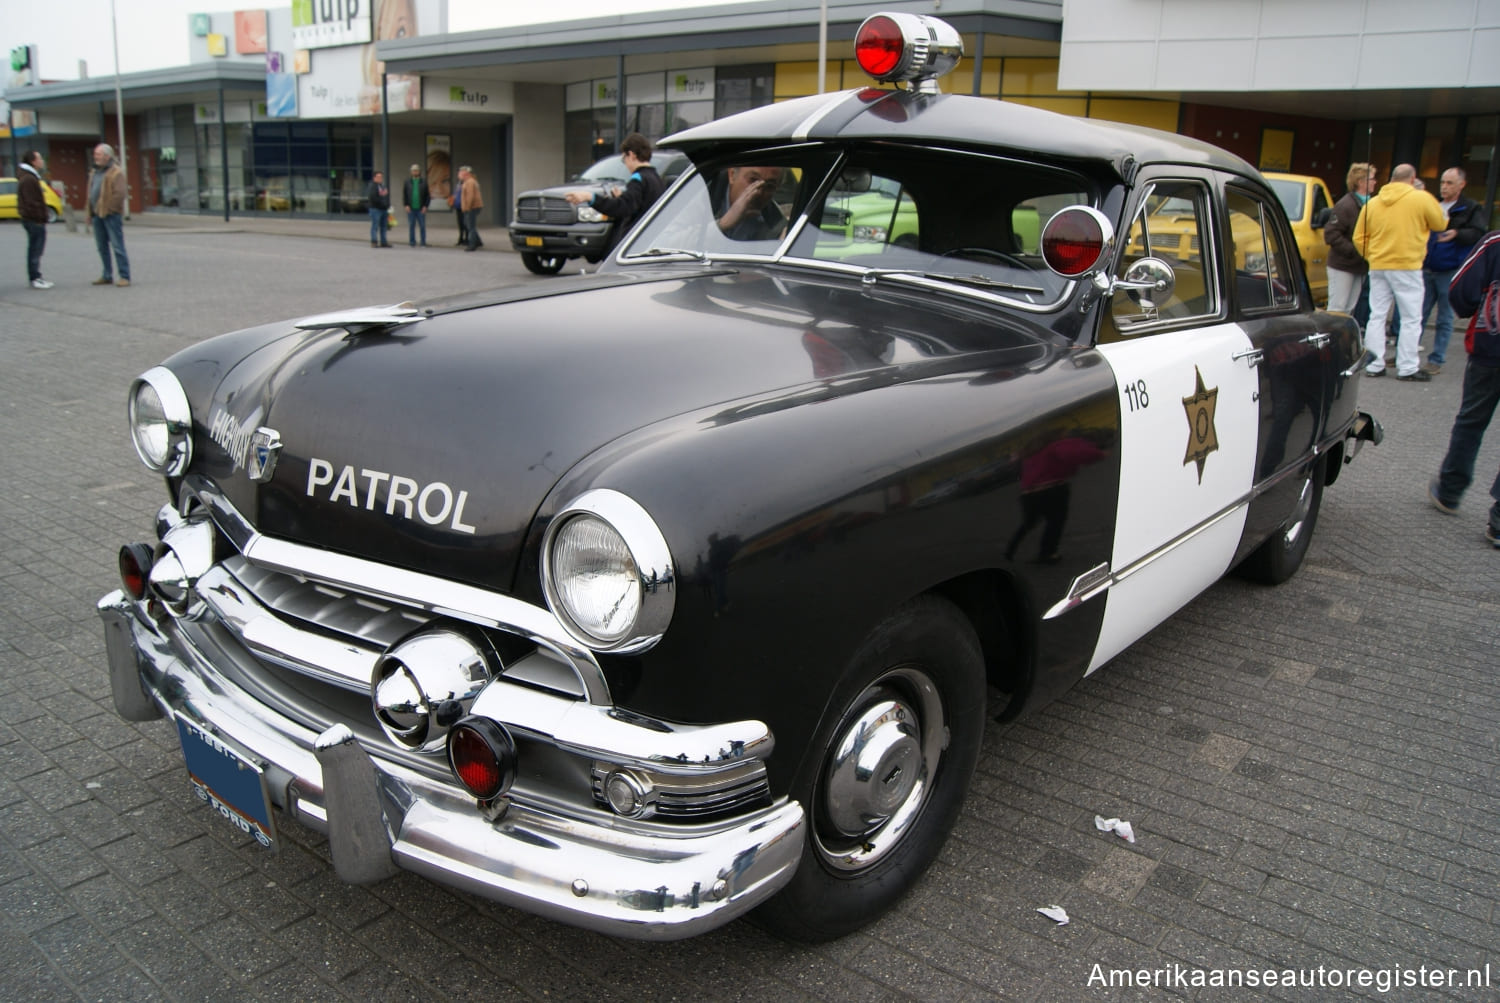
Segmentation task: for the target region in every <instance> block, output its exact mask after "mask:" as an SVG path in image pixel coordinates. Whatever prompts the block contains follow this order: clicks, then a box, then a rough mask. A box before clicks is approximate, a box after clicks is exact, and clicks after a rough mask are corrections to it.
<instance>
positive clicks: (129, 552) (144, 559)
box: [120, 543, 151, 599]
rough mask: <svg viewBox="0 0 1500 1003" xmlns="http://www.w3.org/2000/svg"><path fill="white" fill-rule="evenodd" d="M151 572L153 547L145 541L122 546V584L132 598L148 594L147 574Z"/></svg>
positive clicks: (140, 597)
mask: <svg viewBox="0 0 1500 1003" xmlns="http://www.w3.org/2000/svg"><path fill="white" fill-rule="evenodd" d="M150 573H151V548H150V547H148V546H146V545H145V544H144V543H127V544H125V546H123V547H121V548H120V585H121V586H122V587H123V588H124V589H125V594H126V595H128V596H129V597H130V598H132V599H142V598H144V597H145V595H146V576H147V575H149V574H150Z"/></svg>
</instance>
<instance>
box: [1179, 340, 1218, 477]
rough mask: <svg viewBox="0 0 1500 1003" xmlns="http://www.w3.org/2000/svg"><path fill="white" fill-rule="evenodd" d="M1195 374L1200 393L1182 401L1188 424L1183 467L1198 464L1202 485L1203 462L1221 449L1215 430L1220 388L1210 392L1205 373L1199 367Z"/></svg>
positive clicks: (1195, 367) (1194, 369) (1194, 370)
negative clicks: (1209, 455) (1204, 380)
mask: <svg viewBox="0 0 1500 1003" xmlns="http://www.w3.org/2000/svg"><path fill="white" fill-rule="evenodd" d="M1193 374H1194V375H1195V376H1196V377H1197V378H1198V392H1197V393H1195V394H1193V396H1191V397H1184V398H1183V399H1182V407H1183V410H1185V411H1186V412H1187V422H1188V441H1187V454H1186V455H1185V456H1183V458H1182V465H1183V466H1187V465H1188V464H1189V463H1197V464H1198V483H1199V484H1202V483H1203V461H1204V460H1206V459H1208V454H1209V453H1212V452H1216V451H1217V450H1218V448H1219V433H1218V432H1217V431H1215V430H1214V408H1215V407H1217V406H1218V402H1219V388H1218V387H1214V388H1213V389H1212V390H1210V389H1208V388H1207V387H1205V386H1204V385H1203V373H1202V372H1200V371H1199V369H1198V367H1197V366H1194V367H1193Z"/></svg>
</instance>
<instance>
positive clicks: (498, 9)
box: [0, 0, 732, 81]
mask: <svg viewBox="0 0 1500 1003" xmlns="http://www.w3.org/2000/svg"><path fill="white" fill-rule="evenodd" d="M726 2H732V0H550V2H548V3H535V2H534V0H448V30H449V31H450V32H456V31H476V30H479V29H481V28H496V27H501V26H503V25H506V24H530V23H535V22H537V21H568V20H573V19H574V18H584V17H600V16H604V15H608V14H620V13H626V12H634V11H642V10H664V9H667V8H675V7H709V6H716V5H717V4H720V3H726ZM110 6H111V4H110V0H52V2H47V0H0V52H3V54H4V55H5V57H6V62H5V63H3V64H0V69H3V71H4V74H3V79H4V80H6V81H9V79H10V63H9V53H10V50H11V49H12V48H14V47H15V46H18V45H25V44H32V45H35V46H37V56H38V65H39V67H40V70H41V75H42V79H43V80H76V79H78V77H79V75H80V74H79V71H78V61H79V60H80V59H82V60H86V61H87V62H88V75H89V76H91V77H102V76H112V75H113V74H114V72H115V59H114V49H113V44H112V41H111V36H110ZM288 6H290V4H289V3H288V2H285V0H283V2H281V3H255V2H253V0H242V2H240V3H235V2H233V0H229V2H225V0H114V11H115V17H116V21H117V24H118V26H119V33H120V72H121V73H135V72H138V71H140V70H155V69H161V68H162V67H166V66H182V65H184V64H186V63H187V61H188V15H189V14H195V13H218V12H221V11H231V10H258V9H261V8H266V9H272V8H277V7H282V8H284V7H288Z"/></svg>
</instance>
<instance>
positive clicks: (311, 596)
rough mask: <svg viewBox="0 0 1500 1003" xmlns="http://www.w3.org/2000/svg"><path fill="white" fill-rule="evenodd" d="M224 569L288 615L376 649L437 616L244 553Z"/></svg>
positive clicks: (280, 611) (231, 558)
mask: <svg viewBox="0 0 1500 1003" xmlns="http://www.w3.org/2000/svg"><path fill="white" fill-rule="evenodd" d="M223 564H224V570H226V571H228V572H229V573H230V574H231V575H233V576H234V577H235V578H236V579H238V580H239V582H240V584H242V585H244V586H245V588H247V589H249V590H250V591H251V592H252V593H253V594H254V595H255V597H256V598H257V599H259V600H260V602H261V603H262V604H263V605H264V606H266V607H267V608H268V609H270V610H272V611H273V612H275V613H276V614H277V615H278V616H280V617H282V618H283V619H285V620H292V621H297V622H300V623H304V624H307V625H309V626H313V627H317V628H319V629H320V630H323V631H325V632H329V633H334V634H340V635H343V636H345V637H348V638H350V639H351V640H354V641H358V642H360V643H361V644H364V645H368V646H370V647H374V648H380V649H385V648H389V647H390V646H391V645H393V644H395V643H396V642H397V641H399V640H401V639H402V638H403V637H405V636H406V635H407V634H410V633H411V632H412V631H413V630H416V629H417V628H419V627H423V626H425V625H427V624H428V623H431V622H432V620H433V619H434V618H433V617H431V616H429V615H427V614H424V613H421V612H419V611H416V610H411V609H406V608H403V607H399V606H395V605H392V604H390V603H383V602H380V601H378V600H375V599H371V598H369V597H368V596H362V595H356V594H354V593H352V592H346V591H342V590H340V589H335V588H332V587H330V586H328V585H322V584H317V583H314V582H310V581H308V580H307V579H305V578H298V577H296V576H294V575H287V574H282V573H281V572H279V571H268V570H266V569H265V568H260V567H257V566H256V565H254V564H251V563H250V562H249V561H247V560H245V559H244V558H243V557H240V556H239V555H235V556H233V557H230V558H228V559H226V560H225V561H224V562H223Z"/></svg>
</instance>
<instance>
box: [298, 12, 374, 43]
mask: <svg viewBox="0 0 1500 1003" xmlns="http://www.w3.org/2000/svg"><path fill="white" fill-rule="evenodd" d="M374 3H375V0H292V46H291V47H292V48H294V49H327V48H330V47H332V46H335V45H364V44H366V43H368V42H369V41H370V40H371V39H372V37H373V36H372V34H371V30H370V21H371V19H370V10H371V8H372V7H373V6H374Z"/></svg>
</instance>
